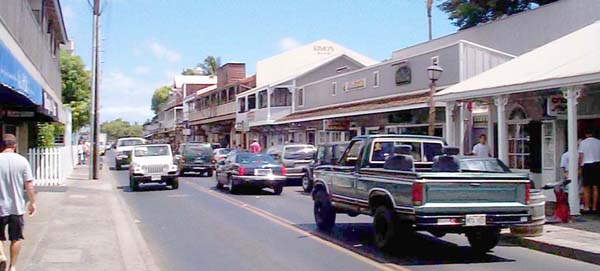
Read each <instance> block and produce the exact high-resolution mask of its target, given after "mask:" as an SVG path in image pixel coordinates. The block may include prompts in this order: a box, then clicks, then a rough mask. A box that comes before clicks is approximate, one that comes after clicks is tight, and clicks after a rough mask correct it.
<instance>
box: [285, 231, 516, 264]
mask: <svg viewBox="0 0 600 271" xmlns="http://www.w3.org/2000/svg"><path fill="white" fill-rule="evenodd" d="M294 226H296V227H298V228H300V229H302V230H305V231H309V232H311V233H312V234H313V235H315V236H317V237H319V238H322V239H324V240H327V241H329V242H332V243H335V244H337V245H340V246H342V247H344V248H346V249H349V250H351V251H354V252H356V253H358V254H360V255H363V256H365V257H369V258H371V259H373V260H375V261H378V262H381V263H393V264H398V265H413V266H416V265H439V264H468V263H493V262H513V261H514V260H510V259H505V258H501V257H498V256H494V255H492V254H490V253H493V251H492V252H490V253H488V254H486V255H483V256H481V255H476V254H475V253H473V252H472V250H471V248H470V247H468V246H459V245H456V244H454V243H451V242H446V241H444V240H441V239H438V238H435V237H433V236H430V235H428V234H424V233H418V234H417V237H416V239H415V240H411V241H409V242H407V243H406V244H402V245H401V247H402V249H399V250H397V251H394V252H392V253H384V252H382V251H380V250H378V249H377V247H376V246H375V244H374V241H373V238H374V237H373V228H372V226H371V224H370V223H337V224H336V226H335V227H334V229H333V231H332V232H323V231H320V230H318V229H317V226H316V225H315V224H297V225H294Z"/></svg>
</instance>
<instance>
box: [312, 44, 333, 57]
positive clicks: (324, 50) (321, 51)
mask: <svg viewBox="0 0 600 271" xmlns="http://www.w3.org/2000/svg"><path fill="white" fill-rule="evenodd" d="M313 51H315V52H316V53H317V54H318V55H330V54H332V53H333V52H334V51H335V48H334V47H333V46H324V45H313Z"/></svg>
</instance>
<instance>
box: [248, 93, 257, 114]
mask: <svg viewBox="0 0 600 271" xmlns="http://www.w3.org/2000/svg"><path fill="white" fill-rule="evenodd" d="M252 109H256V94H251V95H248V111H250V110H252Z"/></svg>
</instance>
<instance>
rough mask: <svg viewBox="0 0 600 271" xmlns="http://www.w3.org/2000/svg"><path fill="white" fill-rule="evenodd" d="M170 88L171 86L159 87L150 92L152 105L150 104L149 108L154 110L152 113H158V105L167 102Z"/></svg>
mask: <svg viewBox="0 0 600 271" xmlns="http://www.w3.org/2000/svg"><path fill="white" fill-rule="evenodd" d="M170 90H171V87H169V86H163V87H159V88H157V89H155V90H154V94H152V105H151V106H150V109H152V110H153V111H154V114H158V110H159V109H160V106H161V105H162V104H164V103H165V102H167V99H168V98H169V91H170Z"/></svg>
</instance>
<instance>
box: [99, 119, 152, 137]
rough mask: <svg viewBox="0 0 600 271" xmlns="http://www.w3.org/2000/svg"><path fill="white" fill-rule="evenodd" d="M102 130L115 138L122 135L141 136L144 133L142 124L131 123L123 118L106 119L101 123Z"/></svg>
mask: <svg viewBox="0 0 600 271" xmlns="http://www.w3.org/2000/svg"><path fill="white" fill-rule="evenodd" d="M100 131H101V132H102V133H106V135H107V136H108V138H110V139H111V140H115V139H118V138H121V137H141V136H142V134H143V127H142V125H138V124H137V123H134V124H131V123H129V122H128V121H124V120H122V119H120V118H119V119H116V120H113V121H106V122H103V123H102V124H101V125H100Z"/></svg>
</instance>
